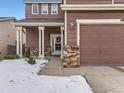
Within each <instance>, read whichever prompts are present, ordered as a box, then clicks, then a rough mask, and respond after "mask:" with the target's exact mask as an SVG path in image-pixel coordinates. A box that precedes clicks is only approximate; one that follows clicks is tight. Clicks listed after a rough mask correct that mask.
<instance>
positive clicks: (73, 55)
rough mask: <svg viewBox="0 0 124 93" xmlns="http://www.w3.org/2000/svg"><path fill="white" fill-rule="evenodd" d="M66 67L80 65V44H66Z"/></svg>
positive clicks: (64, 59) (64, 63) (64, 61)
mask: <svg viewBox="0 0 124 93" xmlns="http://www.w3.org/2000/svg"><path fill="white" fill-rule="evenodd" d="M63 53H64V58H63V66H64V67H79V65H80V62H79V47H78V46H64V52H63Z"/></svg>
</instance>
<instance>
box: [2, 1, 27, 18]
mask: <svg viewBox="0 0 124 93" xmlns="http://www.w3.org/2000/svg"><path fill="white" fill-rule="evenodd" d="M0 17H16V19H18V20H19V19H22V18H24V17H25V10H24V3H23V0H0Z"/></svg>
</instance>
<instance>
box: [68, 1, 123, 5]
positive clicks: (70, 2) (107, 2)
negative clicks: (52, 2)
mask: <svg viewBox="0 0 124 93" xmlns="http://www.w3.org/2000/svg"><path fill="white" fill-rule="evenodd" d="M112 2H113V1H112V0H67V4H111V3H112ZM114 2H115V3H118V4H120V3H124V0H114Z"/></svg>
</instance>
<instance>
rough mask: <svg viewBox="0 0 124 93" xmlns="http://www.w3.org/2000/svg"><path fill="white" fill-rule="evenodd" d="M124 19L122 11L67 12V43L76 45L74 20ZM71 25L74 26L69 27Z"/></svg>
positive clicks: (75, 24)
mask: <svg viewBox="0 0 124 93" xmlns="http://www.w3.org/2000/svg"><path fill="white" fill-rule="evenodd" d="M123 17H124V12H123V11H86V12H85V11H69V12H68V13H67V19H68V20H67V24H68V26H67V43H68V44H69V45H76V44H77V23H76V19H121V18H123ZM71 23H73V24H74V26H73V27H71Z"/></svg>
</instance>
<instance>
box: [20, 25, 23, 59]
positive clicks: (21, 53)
mask: <svg viewBox="0 0 124 93" xmlns="http://www.w3.org/2000/svg"><path fill="white" fill-rule="evenodd" d="M22 32H23V31H22V27H20V57H22V41H23V40H22V39H23V38H22V37H23V35H22V34H23V33H22Z"/></svg>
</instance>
